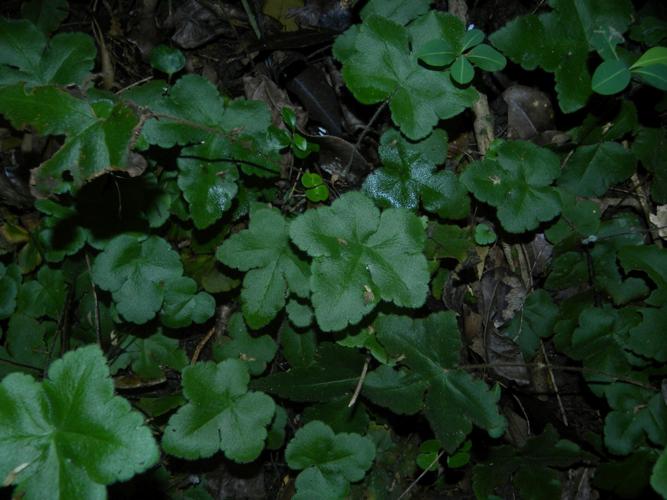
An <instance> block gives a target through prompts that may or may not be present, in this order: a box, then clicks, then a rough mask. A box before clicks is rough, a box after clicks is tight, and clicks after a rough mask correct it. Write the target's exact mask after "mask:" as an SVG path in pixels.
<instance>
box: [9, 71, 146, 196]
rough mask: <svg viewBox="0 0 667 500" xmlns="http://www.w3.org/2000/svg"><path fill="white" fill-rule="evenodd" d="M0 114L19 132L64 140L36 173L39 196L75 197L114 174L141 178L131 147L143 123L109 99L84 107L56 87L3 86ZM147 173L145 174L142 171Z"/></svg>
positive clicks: (33, 174) (33, 179)
mask: <svg viewBox="0 0 667 500" xmlns="http://www.w3.org/2000/svg"><path fill="white" fill-rule="evenodd" d="M0 112H1V113H2V114H4V115H5V117H6V118H7V119H8V120H9V121H11V123H12V125H13V126H14V127H15V128H18V129H20V128H22V127H24V126H26V125H31V126H32V127H34V128H35V130H37V131H38V132H39V133H40V134H43V135H65V136H66V139H65V142H64V143H63V145H62V147H61V148H60V149H59V150H58V151H57V152H56V153H55V154H54V155H53V156H51V158H49V159H48V160H46V161H45V162H44V163H42V164H41V165H40V166H39V167H38V168H37V169H35V170H33V171H32V178H31V182H32V184H33V189H34V190H35V192H36V193H37V194H39V195H41V196H44V197H46V196H50V195H52V194H54V193H57V194H59V193H65V192H75V191H77V190H78V189H79V188H81V187H82V186H83V185H84V184H85V183H86V182H88V181H90V180H91V179H94V178H95V177H98V176H100V175H102V174H104V173H106V172H109V171H112V170H120V171H128V172H129V173H130V174H131V175H137V174H138V173H140V172H137V167H136V166H132V165H130V164H129V161H128V160H129V148H130V145H131V143H132V138H133V134H134V130H135V128H136V127H137V126H138V124H139V118H138V117H137V115H136V114H135V113H134V111H132V109H131V108H129V107H128V106H126V105H124V104H122V103H116V104H114V103H113V102H112V101H109V100H99V101H96V102H93V103H89V102H86V101H84V100H81V99H77V98H76V97H74V96H72V95H70V94H69V93H67V92H65V91H64V90H60V89H58V88H56V87H37V88H34V89H30V90H29V89H27V88H24V86H23V85H21V84H18V85H11V86H6V87H0ZM141 170H143V169H141Z"/></svg>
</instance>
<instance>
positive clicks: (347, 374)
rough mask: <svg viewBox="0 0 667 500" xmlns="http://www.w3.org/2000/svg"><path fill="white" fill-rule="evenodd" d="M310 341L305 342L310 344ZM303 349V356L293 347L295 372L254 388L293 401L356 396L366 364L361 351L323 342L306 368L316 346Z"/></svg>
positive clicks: (255, 382) (258, 382)
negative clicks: (360, 376) (353, 394)
mask: <svg viewBox="0 0 667 500" xmlns="http://www.w3.org/2000/svg"><path fill="white" fill-rule="evenodd" d="M296 335H299V334H296ZM302 335H303V336H304V337H305V336H306V334H302ZM307 338H308V337H305V338H304V339H302V340H304V341H306V339H307ZM283 345H284V349H285V352H288V351H287V349H288V348H287V346H286V345H285V344H283ZM300 349H301V352H295V351H296V349H295V348H294V346H292V347H291V353H290V355H289V358H288V359H290V363H291V364H292V366H293V368H292V369H291V370H289V371H286V372H278V373H272V374H271V375H267V376H265V377H262V378H259V379H255V380H253V382H252V388H253V389H259V390H261V391H265V392H268V393H271V394H275V395H277V396H280V397H281V398H285V399H289V400H292V401H304V402H306V401H307V402H316V401H330V400H331V399H333V398H337V397H342V396H348V397H351V396H352V393H353V391H354V388H355V386H356V384H357V383H358V382H359V374H360V373H361V370H362V368H363V366H364V361H365V358H364V356H363V355H362V354H361V353H360V352H359V351H357V350H356V349H348V348H347V347H341V346H339V345H336V344H332V343H329V342H323V343H322V344H320V345H319V346H318V347H317V350H316V351H315V353H314V355H313V357H312V362H310V363H309V364H306V363H307V362H308V361H309V358H310V355H309V353H308V351H310V350H311V349H312V346H311V345H309V344H305V347H304V346H303V345H302V346H301V347H300ZM303 351H306V352H303ZM294 361H297V362H294ZM299 361H301V362H299Z"/></svg>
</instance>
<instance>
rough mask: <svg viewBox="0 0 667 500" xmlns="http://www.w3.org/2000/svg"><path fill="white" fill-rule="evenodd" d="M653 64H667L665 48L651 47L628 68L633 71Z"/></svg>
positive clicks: (666, 50) (666, 49) (666, 48)
mask: <svg viewBox="0 0 667 500" xmlns="http://www.w3.org/2000/svg"><path fill="white" fill-rule="evenodd" d="M654 64H667V47H651V48H650V49H648V50H647V51H646V52H644V54H642V56H641V57H640V58H639V59H637V60H636V61H635V63H634V64H633V65H632V66H630V67H631V68H632V69H635V68H643V67H645V66H653V65H654Z"/></svg>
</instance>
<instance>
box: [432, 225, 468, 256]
mask: <svg viewBox="0 0 667 500" xmlns="http://www.w3.org/2000/svg"><path fill="white" fill-rule="evenodd" d="M427 237H428V239H427V240H426V248H425V250H424V253H425V254H426V256H427V257H428V258H429V260H430V259H456V260H458V261H459V262H463V261H464V260H465V259H466V258H467V257H468V251H469V250H470V249H471V248H472V247H473V246H474V242H473V239H472V236H471V235H470V231H468V230H467V229H462V228H460V227H459V226H452V225H447V224H439V223H437V222H429V226H428V229H427Z"/></svg>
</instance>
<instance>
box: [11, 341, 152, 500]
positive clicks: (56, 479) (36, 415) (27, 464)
mask: <svg viewBox="0 0 667 500" xmlns="http://www.w3.org/2000/svg"><path fill="white" fill-rule="evenodd" d="M0 402H1V404H0V442H2V453H0V477H2V478H3V480H6V479H9V481H11V482H12V483H13V484H17V485H18V489H17V491H16V494H17V495H18V494H23V495H25V496H24V497H23V498H26V500H30V499H35V500H37V499H43V498H58V499H63V500H65V499H70V498H87V499H88V498H89V499H104V498H106V489H105V485H107V484H110V483H112V482H115V481H125V480H127V479H129V478H130V477H132V476H133V475H135V474H137V473H139V472H142V471H144V470H146V469H148V468H149V467H151V466H152V465H153V464H154V463H156V462H157V461H158V459H159V456H160V454H159V450H158V447H157V445H156V443H155V440H154V439H153V436H152V434H151V431H150V429H148V427H146V426H144V423H143V418H142V416H141V415H140V414H139V413H137V412H134V411H132V409H131V407H130V404H129V403H128V402H127V400H125V399H123V398H121V397H118V396H114V393H113V382H112V381H111V378H110V377H109V371H108V368H107V366H106V362H105V359H104V356H103V354H102V352H101V351H100V349H99V348H98V347H97V346H88V347H83V348H81V349H78V350H76V351H73V352H70V353H67V354H65V356H64V357H63V358H62V359H60V360H58V361H56V362H54V363H53V364H52V365H51V367H50V368H49V372H48V378H46V379H45V380H44V381H43V382H42V383H38V382H36V381H35V380H34V379H33V378H32V377H30V376H27V375H24V374H12V375H9V376H7V377H5V379H4V380H3V381H2V384H0Z"/></svg>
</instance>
